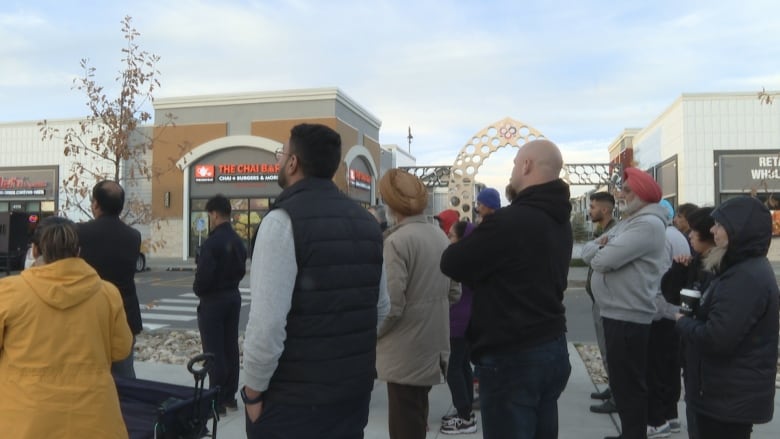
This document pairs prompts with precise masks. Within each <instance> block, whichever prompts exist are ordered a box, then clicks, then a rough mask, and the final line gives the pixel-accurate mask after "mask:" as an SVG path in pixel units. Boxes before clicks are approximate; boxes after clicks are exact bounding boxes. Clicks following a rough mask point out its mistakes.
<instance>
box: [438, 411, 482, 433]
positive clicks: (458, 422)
mask: <svg viewBox="0 0 780 439" xmlns="http://www.w3.org/2000/svg"><path fill="white" fill-rule="evenodd" d="M469 418H470V419H463V418H461V417H459V416H455V417H454V418H452V419H450V420H449V421H447V422H445V423H444V424H442V426H441V428H440V429H439V431H440V432H442V433H444V434H469V433H476V432H477V418H476V416H475V415H474V413H472V414H471V416H469Z"/></svg>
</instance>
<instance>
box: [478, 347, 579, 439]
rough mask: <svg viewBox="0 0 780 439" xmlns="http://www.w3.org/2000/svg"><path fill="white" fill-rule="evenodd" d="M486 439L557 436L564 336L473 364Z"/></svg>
mask: <svg viewBox="0 0 780 439" xmlns="http://www.w3.org/2000/svg"><path fill="white" fill-rule="evenodd" d="M476 370H477V373H478V376H479V398H480V406H481V411H482V433H483V437H484V438H485V439H513V438H515V439H521V438H522V439H525V438H538V439H548V438H557V437H558V397H559V396H561V393H562V392H563V389H564V388H566V383H567V382H568V381H569V374H570V373H571V364H570V363H569V351H568V348H567V344H566V336H565V335H561V336H560V337H558V338H557V339H555V340H552V341H549V342H546V343H542V344H540V345H538V346H533V347H530V348H528V349H525V350H523V351H520V352H512V353H501V354H486V355H483V356H481V357H480V358H479V360H478V361H477V363H476Z"/></svg>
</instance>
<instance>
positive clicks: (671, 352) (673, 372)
mask: <svg viewBox="0 0 780 439" xmlns="http://www.w3.org/2000/svg"><path fill="white" fill-rule="evenodd" d="M674 323H675V322H674V321H673V320H668V319H662V320H658V321H656V322H653V323H652V325H650V338H649V340H648V347H647V348H648V351H647V391H648V394H647V423H648V425H652V426H653V427H658V426H659V425H663V423H664V422H666V420H667V419H674V418H677V417H678V415H677V402H678V401H679V400H680V393H681V390H682V389H681V388H682V386H681V384H680V355H679V349H680V336H679V335H677V332H675V330H674Z"/></svg>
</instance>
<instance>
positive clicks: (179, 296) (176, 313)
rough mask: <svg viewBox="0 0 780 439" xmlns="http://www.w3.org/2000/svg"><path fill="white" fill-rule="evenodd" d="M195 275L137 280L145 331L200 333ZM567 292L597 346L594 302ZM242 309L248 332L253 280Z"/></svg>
mask: <svg viewBox="0 0 780 439" xmlns="http://www.w3.org/2000/svg"><path fill="white" fill-rule="evenodd" d="M193 276H194V272H192V271H146V272H143V273H138V274H136V276H135V281H136V289H137V291H138V299H139V301H140V303H141V316H142V319H143V322H144V329H145V330H148V331H154V330H157V329H197V327H198V322H197V309H196V308H197V305H198V299H197V297H195V295H194V294H193V292H192V280H193ZM571 283H572V284H574V285H573V286H572V287H571V288H569V289H568V290H567V291H566V294H565V296H564V305H565V306H566V319H567V328H568V331H569V332H568V334H567V338H568V340H569V341H571V342H584V343H595V341H596V335H595V332H594V329H593V321H592V319H591V311H590V310H591V302H590V298H589V297H588V295H587V294H586V293H585V289H584V288H581V287H578V286H576V285H578V283H577V282H571ZM241 287H242V293H241V295H242V299H243V301H242V307H241V319H240V321H239V328H240V330H241V331H243V330H244V328H246V322H247V315H248V313H249V288H248V287H249V277H248V276H247V277H245V278H244V280H243V281H242V282H241Z"/></svg>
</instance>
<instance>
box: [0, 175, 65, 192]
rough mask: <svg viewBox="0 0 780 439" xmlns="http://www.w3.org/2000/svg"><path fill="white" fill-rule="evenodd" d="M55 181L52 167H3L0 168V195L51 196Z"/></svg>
mask: <svg viewBox="0 0 780 439" xmlns="http://www.w3.org/2000/svg"><path fill="white" fill-rule="evenodd" d="M55 181H56V176H55V170H54V169H40V168H37V169H27V168H16V169H14V168H5V169H2V170H0V197H2V198H35V199H42V198H47V197H52V196H53V194H54V187H55V186H54V185H55Z"/></svg>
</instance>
